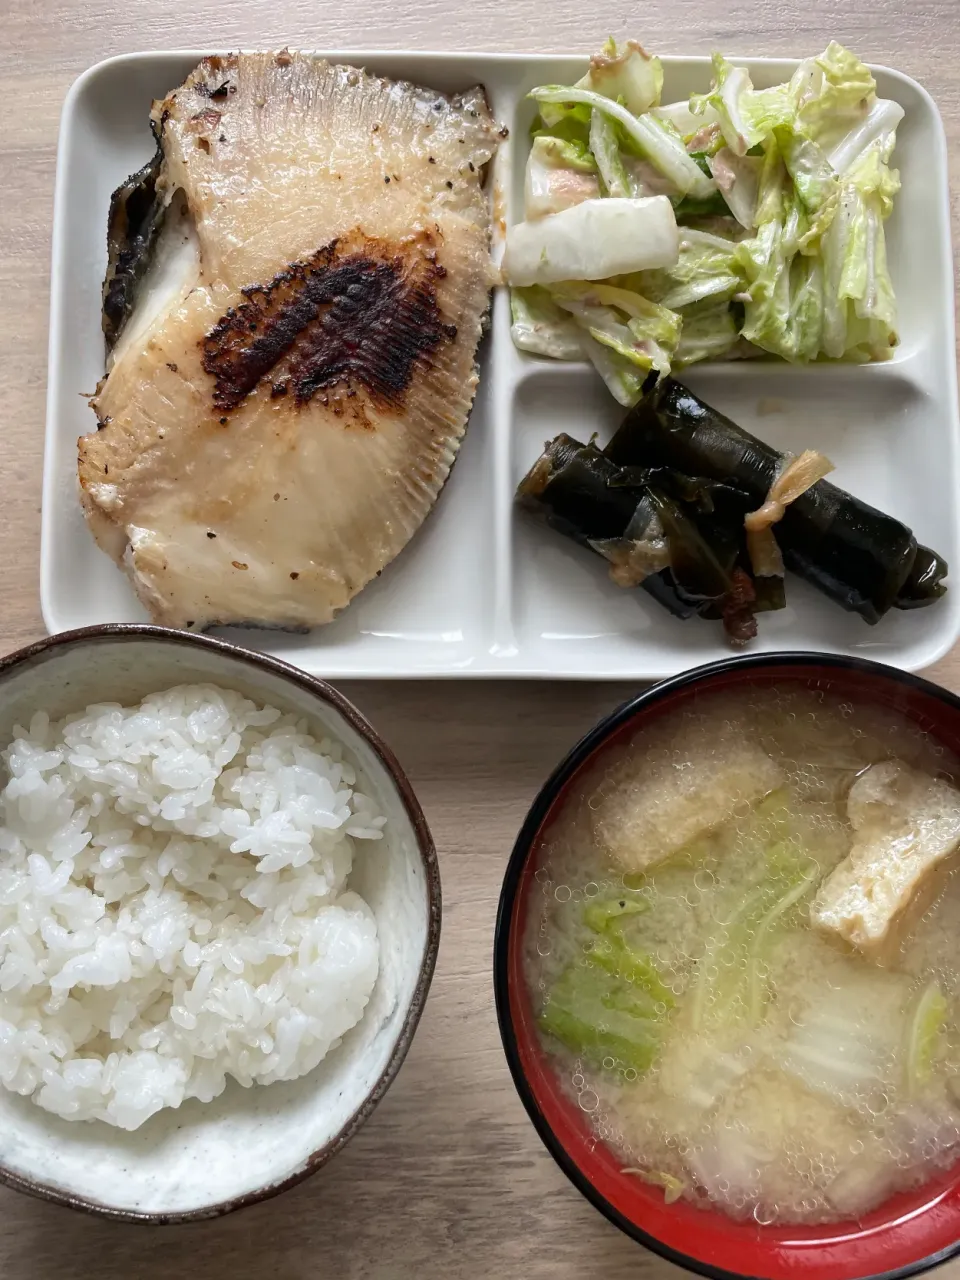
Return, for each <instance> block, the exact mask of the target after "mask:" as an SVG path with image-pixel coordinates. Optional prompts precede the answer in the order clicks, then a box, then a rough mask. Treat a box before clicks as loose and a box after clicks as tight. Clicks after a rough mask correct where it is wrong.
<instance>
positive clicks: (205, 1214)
mask: <svg viewBox="0 0 960 1280" xmlns="http://www.w3.org/2000/svg"><path fill="white" fill-rule="evenodd" d="M127 639H149V640H158V641H160V642H161V643H164V644H174V645H184V646H186V647H187V648H191V647H192V648H199V649H206V650H207V651H208V652H210V653H220V654H222V655H223V656H224V657H228V658H234V659H237V660H238V661H240V662H242V663H244V664H245V665H246V666H249V667H260V668H262V669H264V670H267V671H270V672H273V674H275V675H278V676H282V677H284V679H286V680H289V681H291V682H292V683H293V684H296V685H299V686H300V688H301V689H304V690H306V692H308V693H312V694H314V695H315V696H316V697H318V698H320V699H321V700H322V701H323V702H326V703H327V704H328V705H330V706H332V707H333V708H334V710H335V711H338V712H339V713H340V715H342V716H343V718H344V719H345V720H346V721H347V722H348V724H350V725H351V726H352V728H354V729H355V730H356V731H357V733H359V734H360V736H361V737H362V738H363V739H364V740H365V741H366V742H367V743H368V744H369V746H370V747H371V748H372V749H373V751H374V752H375V753H376V755H377V756H378V757H379V759H380V762H381V763H382V764H383V766H384V768H385V769H386V770H387V772H388V773H389V775H390V777H391V779H392V780H393V784H394V786H395V787H396V788H397V792H398V794H399V796H400V799H401V801H402V802H403V807H404V808H405V809H406V811H407V816H408V817H409V819H410V822H411V823H412V825H413V829H414V831H415V833H416V837H417V847H418V849H419V851H420V857H421V859H422V861H423V868H424V872H425V875H426V890H427V908H428V918H427V938H426V944H425V946H424V950H423V959H422V961H421V962H420V973H419V975H418V977H417V985H416V987H415V988H414V992H413V998H412V1000H411V1002H410V1008H409V1009H408V1010H407V1014H406V1017H405V1018H404V1021H403V1027H402V1028H401V1031H400V1035H399V1037H398V1039H397V1043H396V1044H395V1045H394V1047H393V1052H392V1053H391V1054H390V1058H389V1060H388V1062H387V1065H386V1066H385V1067H384V1069H383V1071H382V1072H381V1074H380V1076H379V1077H378V1079H377V1081H376V1083H375V1084H374V1086H373V1088H372V1089H371V1091H370V1093H369V1094H368V1095H367V1097H366V1098H365V1100H364V1101H363V1102H362V1103H361V1104H360V1106H359V1107H358V1108H357V1110H356V1111H355V1112H354V1113H353V1115H352V1116H350V1118H349V1119H348V1120H347V1122H346V1124H345V1125H344V1126H343V1127H342V1128H341V1129H340V1132H339V1133H338V1134H336V1136H335V1137H333V1138H331V1139H330V1141H329V1142H326V1143H324V1145H323V1146H322V1147H319V1148H318V1149H317V1150H316V1151H313V1152H311V1154H310V1155H309V1156H308V1157H307V1159H306V1161H305V1162H304V1164H303V1167H302V1168H300V1169H297V1170H296V1172H295V1173H292V1174H290V1175H289V1177H287V1178H284V1179H283V1180H282V1181H281V1182H273V1183H270V1184H269V1185H268V1186H265V1187H261V1188H259V1189H258V1190H256V1191H250V1192H247V1194H246V1195H242V1196H234V1197H233V1198H232V1199H230V1200H221V1201H220V1202H219V1203H217V1204H212V1205H209V1206H207V1207H206V1208H203V1209H188V1210H185V1211H183V1212H177V1213H153V1212H148V1211H145V1212H140V1211H138V1210H136V1209H115V1208H112V1207H111V1206H109V1205H105V1204H100V1203H99V1202H98V1201H96V1200H87V1199H86V1198H85V1197H83V1196H76V1195H72V1194H71V1193H70V1192H69V1191H61V1190H58V1189H57V1188H56V1187H52V1186H49V1185H47V1184H46V1183H43V1182H36V1181H34V1179H32V1178H24V1177H22V1176H21V1175H20V1174H17V1173H12V1172H11V1171H10V1170H9V1169H7V1168H6V1167H5V1166H4V1165H3V1164H2V1163H0V1184H4V1185H6V1186H8V1187H12V1188H13V1189H14V1190H15V1191H23V1192H25V1193H26V1194H27V1195H31V1196H36V1197H37V1198H38V1199H40V1200H48V1201H50V1202H51V1203H52V1204H59V1205H66V1206H67V1207H68V1208H71V1209H79V1210H81V1211H82V1212H84V1213H90V1214H94V1215H95V1216H97V1217H102V1218H111V1219H113V1220H114V1221H115V1222H144V1223H150V1224H152V1225H154V1226H162V1225H166V1224H168V1223H170V1224H172V1223H182V1222H202V1221H203V1220H205V1219H207V1218H220V1217H223V1215H224V1214H227V1213H234V1212H235V1211H236V1210H237V1209H243V1208H246V1206H247V1205H250V1204H257V1203H258V1202H259V1201H261V1200H269V1199H270V1198H271V1197H272V1196H276V1195H279V1194H280V1193H281V1192H282V1191H287V1190H289V1188H290V1187H295V1186H296V1185H297V1183H299V1182H303V1181H304V1179H305V1178H309V1177H310V1175H311V1174H312V1173H316V1171H317V1170H318V1169H319V1168H320V1167H321V1166H322V1165H324V1164H326V1163H327V1161H328V1160H330V1159H332V1157H333V1156H335V1155H336V1154H337V1152H338V1151H340V1150H341V1149H342V1148H343V1147H345V1146H346V1144H347V1143H348V1142H349V1141H350V1139H351V1138H352V1137H353V1135H354V1134H355V1133H356V1132H357V1130H358V1129H359V1128H360V1127H361V1126H362V1125H363V1124H364V1123H365V1122H366V1121H367V1120H368V1119H369V1117H370V1115H371V1114H372V1113H373V1111H374V1109H375V1108H376V1106H377V1103H378V1102H379V1101H380V1100H381V1098H382V1097H383V1095H384V1094H385V1093H386V1092H387V1090H388V1089H389V1087H390V1085H391V1084H392V1083H393V1081H394V1079H395V1077H396V1075H397V1072H398V1071H399V1070H400V1067H401V1065H402V1063H403V1060H404V1058H405V1057H406V1056H407V1051H408V1050H409V1048H410V1045H411V1043H412V1041H413V1036H414V1033H415V1031H416V1029H417V1025H418V1024H419V1022H420V1016H421V1014H422V1013H423V1007H424V1004H425V1003H426V999H427V993H428V992H429V990H430V982H431V980H432V978H433V971H434V968H435V966H436V962H437V951H438V949H439V946H440V917H441V893H440V866H439V863H438V861H437V851H436V847H435V845H434V843H433V837H432V836H431V834H430V829H429V827H428V826H427V820H426V818H425V817H424V814H423V810H422V809H421V807H420V802H419V801H418V800H417V797H416V796H415V794H414V791H413V788H412V787H411V785H410V782H409V779H408V778H407V775H406V774H405V773H404V771H403V769H402V768H401V766H400V763H399V761H398V760H397V758H396V756H395V755H394V754H393V752H392V751H391V750H390V748H389V747H388V746H387V744H386V743H385V742H384V741H383V739H382V738H381V737H380V735H379V734H378V733H377V732H376V730H375V729H374V728H373V726H372V725H371V724H370V723H369V721H368V720H367V719H366V718H365V717H364V716H363V714H362V713H361V712H360V711H359V710H358V709H357V708H356V707H355V706H354V705H353V703H352V702H350V701H349V699H347V698H345V697H344V696H343V694H342V693H340V692H339V691H338V690H337V689H335V688H334V687H333V685H331V684H328V683H327V681H326V680H321V679H319V678H318V677H317V676H310V675H307V673H306V672H305V671H300V670H299V669H298V668H297V667H294V666H291V665H290V663H288V662H282V661H281V660H280V659H279V658H272V657H269V656H268V655H266V654H263V653H257V652H255V651H254V650H252V649H244V648H243V647H242V646H240V645H236V644H231V643H230V642H229V641H227V640H219V639H216V638H214V637H213V636H205V635H194V634H193V633H192V632H189V631H177V630H173V629H171V628H167V627H155V626H151V625H149V624H148V623H136V622H131V623H121V622H111V623H104V624H102V625H101V626H96V627H80V628H78V629H77V630H74V631H61V632H59V633H58V634H57V635H53V636H48V637H46V638H45V639H43V640H38V641H36V643H35V644H30V645H27V646H26V647H25V648H23V649H17V650H16V651H15V652H13V653H11V654H8V655H7V656H6V657H4V658H0V683H2V681H3V678H4V677H5V676H6V675H7V673H8V672H9V671H11V670H12V669H13V668H15V667H21V666H24V665H27V666H30V665H34V664H36V662H37V661H38V660H40V661H43V660H45V659H46V658H47V657H48V656H49V655H51V654H53V653H55V652H56V651H57V650H58V649H62V648H67V647H69V646H70V645H72V644H74V643H76V642H77V641H84V640H127Z"/></svg>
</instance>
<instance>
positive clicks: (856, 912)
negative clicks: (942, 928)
mask: <svg viewBox="0 0 960 1280" xmlns="http://www.w3.org/2000/svg"><path fill="white" fill-rule="evenodd" d="M847 813H848V816H849V818H850V823H851V825H852V827H853V831H854V836H853V845H852V847H851V849H850V852H849V854H848V855H847V856H846V858H844V860H843V862H841V863H840V865H839V866H838V867H836V869H835V870H834V871H833V872H832V873H831V874H830V875H829V876H828V877H827V879H826V880H825V881H824V882H823V884H822V885H821V887H820V891H819V893H818V894H817V897H816V899H815V901H814V903H813V906H812V908H811V912H810V918H811V921H812V922H813V924H815V925H816V926H817V927H818V928H820V929H822V930H823V931H824V932H825V933H827V934H830V935H832V936H833V937H835V938H840V939H842V940H843V941H844V942H846V943H849V944H850V945H851V946H853V947H856V949H857V950H858V951H860V952H862V954H863V955H864V956H865V957H866V958H867V959H869V960H872V961H874V963H876V964H889V963H891V962H892V961H893V960H894V959H895V957H896V955H897V953H898V951H899V949H900V943H901V940H902V938H903V937H904V935H905V933H906V932H908V931H909V928H910V925H911V924H912V923H913V921H914V920H915V919H916V918H917V917H918V915H921V914H922V913H923V912H924V911H925V910H926V908H927V907H928V906H929V905H930V903H931V902H932V901H933V899H934V898H935V897H936V896H937V894H938V893H939V892H940V890H941V888H942V887H943V883H944V880H945V878H946V875H947V874H948V873H949V871H950V869H951V867H952V858H953V855H954V854H955V853H956V852H957V849H958V847H960V791H958V790H957V788H956V787H952V786H951V785H950V784H949V783H947V782H943V781H942V780H941V779H939V778H934V777H931V776H930V774H927V773H922V772H921V771H920V770H918V769H912V768H911V767H910V766H909V765H906V764H903V763H902V762H901V761H899V760H885V761H883V762H882V763H881V764H875V765H871V767H870V768H869V769H867V770H865V772H864V773H862V774H861V775H860V776H859V778H857V780H856V781H855V782H854V784H853V786H852V787H851V788H850V794H849V796H848V798H847Z"/></svg>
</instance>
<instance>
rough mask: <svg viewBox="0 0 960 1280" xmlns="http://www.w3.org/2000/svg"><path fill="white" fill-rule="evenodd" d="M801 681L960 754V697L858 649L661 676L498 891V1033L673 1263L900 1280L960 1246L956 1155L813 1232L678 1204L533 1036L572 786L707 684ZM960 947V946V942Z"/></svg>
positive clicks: (516, 858)
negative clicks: (533, 939) (555, 832)
mask: <svg viewBox="0 0 960 1280" xmlns="http://www.w3.org/2000/svg"><path fill="white" fill-rule="evenodd" d="M748 685H750V686H754V687H756V686H761V687H762V686H764V685H767V686H770V685H778V686H780V687H783V686H785V685H802V686H805V687H807V688H813V689H822V690H829V691H830V692H832V693H835V694H837V695H838V696H840V697H843V698H851V699H855V700H858V701H867V702H872V703H875V704H880V705H883V706H886V707H891V708H895V709H896V710H897V711H899V712H900V713H902V714H903V715H905V716H907V717H909V718H910V719H912V720H914V721H916V722H917V723H918V724H920V725H921V726H922V727H923V728H924V729H926V730H927V731H929V732H930V733H931V734H932V735H933V736H934V737H936V738H937V739H939V740H940V741H941V742H942V743H943V744H944V746H946V747H947V748H949V749H950V750H952V751H954V752H958V751H960V698H957V697H955V696H954V695H953V694H951V693H948V692H947V691H946V690H944V689H940V688H938V687H937V686H936V685H934V684H931V683H930V682H929V681H927V680H923V679H920V678H919V677H917V676H912V675H908V674H906V673H904V672H902V671H899V670H895V669H894V668H892V667H886V666H883V665H881V664H880V663H877V662H869V661H867V660H866V659H862V658H846V657H833V656H831V655H828V654H819V653H781V654H758V655H757V656H755V657H754V656H749V657H740V658H731V659H729V660H727V661H724V662H717V663H713V664H711V665H709V666H704V667H698V668H696V669H694V670H692V671H688V672H686V673H685V674H683V675H680V676H677V677H676V678H675V679H671V680H665V681H663V682H662V683H660V684H656V685H653V686H652V687H651V688H649V689H647V690H645V692H643V693H641V694H639V695H638V696H637V697H636V698H634V699H632V700H631V701H630V702H627V703H625V704H624V705H623V706H621V707H620V708H619V709H618V710H616V711H614V712H613V713H612V714H611V715H609V716H607V717H606V718H605V719H604V720H602V721H601V722H600V723H599V724H598V725H597V726H596V728H595V729H593V730H591V732H590V733H588V734H587V735H586V737H585V738H583V739H582V740H581V741H580V742H578V743H577V744H576V746H575V747H574V748H573V749H572V751H570V753H569V754H568V755H567V756H566V758H565V759H564V760H562V761H561V763H560V764H559V765H558V766H557V768H556V769H555V770H554V772H553V774H552V775H551V777H550V778H549V779H548V780H547V782H546V783H545V784H544V786H543V788H542V789H541V791H540V793H539V795H538V796H537V798H536V800H535V801H534V803H533V806H532V807H531V809H530V812H529V813H528V815H527V818H526V821H525V822H524V824H523V827H522V829H521V831H520V834H519V836H518V837H517V842H516V844H515V845H514V849H513V853H512V854H511V857H510V861H509V863H508V865H507V871H506V875H505V877H504V881H503V889H502V892H501V895H500V906H499V911H498V915H497V927H496V938H495V942H494V986H495V992H496V1003H497V1016H498V1019H499V1023H500V1034H501V1036H502V1039H503V1046H504V1050H505V1052H506V1056H507V1061H508V1063H509V1064H510V1070H511V1072H512V1073H513V1079H514V1083H515V1084H516V1087H517V1090H518V1092H519V1094H520V1097H521V1099H522V1101H523V1104H524V1106H525V1107H526V1109H527V1112H528V1114H529V1116H530V1119H531V1120H532V1121H533V1124H534V1127H535V1128H536V1130H537V1132H538V1133H539V1135H540V1137H541V1138H542V1140H543V1142H544V1144H545V1145H546V1147H547V1149H548V1150H549V1152H550V1154H551V1155H552V1156H553V1158H554V1159H555V1160H556V1162H557V1164H559V1166H560V1168H561V1169H562V1170H563V1171H564V1173H565V1174H566V1175H567V1177H568V1178H569V1179H570V1181H571V1182H572V1183H573V1184H574V1186H575V1187H576V1188H577V1189H578V1190H579V1191H581V1192H582V1193H583V1195H584V1196H586V1198H587V1199H588V1200H589V1201H590V1202H591V1203H592V1204H593V1205H594V1206H595V1207H596V1208H597V1209H599V1210H600V1212H601V1213H603V1214H604V1215H605V1216H606V1217H607V1218H609V1219H610V1221H611V1222H613V1223H615V1224H616V1226H618V1227H620V1229H621V1230H622V1231H625V1232H626V1233H627V1235H629V1236H631V1237H632V1238H633V1239H634V1240H636V1241H637V1242H638V1243H640V1244H642V1245H644V1246H646V1247H647V1248H648V1249H652V1250H653V1251H654V1252H655V1253H658V1254H660V1255H661V1256H662V1257H664V1258H667V1259H669V1261H671V1262H674V1263H677V1264H679V1265H680V1266H682V1267H686V1268H687V1269H688V1270H690V1271H693V1272H696V1273H697V1274H699V1275H703V1276H710V1277H713V1278H714V1280H757V1278H760V1277H762V1278H763V1280H899V1278H900V1277H905V1276H913V1275H917V1274H919V1273H920V1272H922V1271H926V1270H928V1269H929V1268H931V1267H935V1266H937V1265H938V1264H939V1263H941V1262H944V1261H945V1260H946V1259H948V1258H950V1257H952V1256H953V1255H954V1254H956V1253H957V1252H958V1251H960V1163H958V1164H957V1165H956V1166H955V1167H954V1168H953V1169H952V1170H949V1171H947V1172H946V1173H942V1174H940V1175H938V1176H936V1177H935V1178H933V1179H932V1180H931V1181H930V1182H928V1183H926V1184H925V1185H924V1186H922V1187H920V1188H917V1189H915V1190H913V1191H908V1192H902V1193H900V1194H898V1195H896V1196H893V1197H892V1198H891V1199H889V1200H888V1201H887V1202H886V1203H885V1204H883V1205H881V1206H880V1207H879V1208H877V1209H875V1210H874V1211H873V1212H872V1213H869V1214H867V1215H865V1216H864V1217H863V1218H862V1219H860V1220H858V1221H850V1222H841V1223H830V1224H827V1225H824V1226H816V1227H796V1226H786V1227H777V1226H758V1225H757V1224H756V1223H753V1222H750V1223H746V1222H736V1221H734V1220H733V1219H732V1218H730V1217H727V1216H726V1215H725V1214H723V1213H721V1212H720V1211H719V1210H711V1209H704V1208H700V1207H697V1206H694V1205H692V1204H690V1203H688V1202H687V1201H684V1200H680V1201H677V1202H675V1203H674V1204H670V1205H668V1204H666V1203H665V1202H664V1197H663V1192H662V1191H661V1190H659V1189H658V1188H656V1187H652V1186H648V1185H647V1184H646V1183H644V1182H642V1181H641V1180H640V1179H638V1178H637V1177H635V1176H631V1175H630V1174H624V1173H623V1172H622V1171H621V1169H622V1163H623V1162H622V1160H621V1159H620V1158H618V1157H617V1155H616V1154H615V1152H614V1151H613V1150H612V1149H611V1148H609V1147H607V1146H606V1145H605V1144H604V1143H603V1142H601V1141H599V1140H598V1139H597V1138H596V1137H595V1136H594V1135H593V1134H592V1132H591V1129H590V1125H589V1120H588V1117H587V1116H586V1115H585V1114H584V1113H583V1112H582V1111H581V1110H580V1109H579V1107H578V1106H577V1105H576V1103H575V1101H573V1100H572V1099H571V1098H570V1097H569V1096H568V1094H567V1093H566V1092H565V1091H564V1089H563V1087H562V1085H561V1082H560V1080H559V1078H558V1077H557V1075H556V1074H555V1070H554V1068H553V1067H552V1066H551V1061H550V1058H549V1057H548V1056H547V1055H546V1054H545V1053H544V1051H543V1049H542V1047H541V1045H540V1042H539V1040H538V1036H537V1030H536V1026H535V1022H534V1011H533V1006H532V1002H531V999H530V996H529V992H528V988H527V984H526V979H525V977H524V972H523V962H522V957H523V947H522V935H523V930H524V927H525V925H526V921H527V918H528V912H529V910H530V907H531V905H532V895H533V894H534V893H535V892H538V886H537V883H536V880H535V876H536V871H537V869H538V867H539V865H540V862H541V858H542V851H543V848H544V843H545V837H546V835H547V833H548V832H549V829H550V826H551V823H552V821H553V819H554V817H555V816H556V814H557V813H558V812H559V810H560V808H561V806H562V805H563V802H564V800H565V798H566V795H567V793H568V790H569V789H570V788H572V787H575V786H576V784H577V781H578V779H579V778H580V776H581V774H582V773H583V771H584V770H586V769H587V768H589V767H590V765H591V763H592V761H593V759H594V757H595V755H596V754H597V753H598V752H599V751H600V750H601V749H606V748H607V747H609V746H610V745H611V744H613V743H615V742H617V741H618V740H620V739H623V740H626V739H628V738H629V737H631V736H632V735H633V734H634V733H635V732H636V731H637V730H638V729H640V728H641V726H643V725H646V724H648V723H652V722H653V721H655V720H657V719H659V718H661V717H663V716H666V715H669V714H670V713H672V712H674V711H675V710H677V709H678V708H680V707H682V706H683V705H684V704H686V703H689V702H690V700H691V699H693V698H694V697H697V696H699V695H702V694H703V693H706V692H711V693H712V692H714V691H720V690H724V691H730V690H736V689H737V688H740V687H745V686H748ZM958 945H960V943H958Z"/></svg>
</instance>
